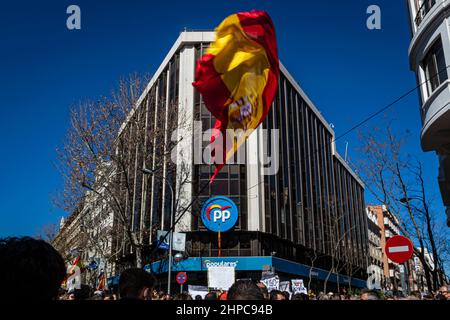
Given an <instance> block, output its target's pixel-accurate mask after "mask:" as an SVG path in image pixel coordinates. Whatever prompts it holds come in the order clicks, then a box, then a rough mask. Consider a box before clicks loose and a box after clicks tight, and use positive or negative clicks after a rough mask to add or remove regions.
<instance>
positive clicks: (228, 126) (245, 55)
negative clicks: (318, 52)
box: [193, 10, 279, 181]
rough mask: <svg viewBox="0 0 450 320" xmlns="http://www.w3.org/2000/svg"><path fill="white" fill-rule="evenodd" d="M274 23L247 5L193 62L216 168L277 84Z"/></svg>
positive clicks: (257, 119)
mask: <svg viewBox="0 0 450 320" xmlns="http://www.w3.org/2000/svg"><path fill="white" fill-rule="evenodd" d="M278 76H279V61H278V52H277V44H276V37H275V28H274V26H273V23H272V20H271V19H270V17H269V15H268V14H267V13H266V12H264V11H256V10H253V11H251V12H241V13H237V14H233V15H231V16H229V17H227V18H226V19H225V20H224V21H223V22H222V23H221V24H220V25H219V26H218V27H217V29H216V38H215V40H214V42H213V43H212V44H211V45H210V47H209V48H208V49H207V51H206V53H205V54H204V55H203V56H202V57H201V58H200V59H199V61H198V62H197V67H196V72H195V82H194V83H193V85H194V87H195V88H196V89H197V90H198V91H199V92H200V93H201V95H202V98H203V101H204V103H205V105H206V108H207V109H208V110H209V111H210V112H211V114H212V115H213V116H214V117H215V118H216V123H215V125H214V128H213V134H212V136H211V146H212V149H213V152H212V156H213V159H214V162H215V165H216V170H215V173H214V175H213V177H212V178H211V181H212V180H213V179H214V178H215V176H216V175H217V173H218V172H219V170H220V169H221V168H222V167H223V166H224V164H225V163H227V162H228V160H229V159H230V158H231V157H232V156H233V155H234V154H235V153H236V152H237V150H238V148H239V147H240V146H241V145H242V144H243V143H244V142H245V140H246V139H247V138H248V137H249V136H250V134H251V133H252V132H253V130H255V129H256V128H257V127H258V126H259V125H260V124H261V122H263V121H264V119H265V118H266V116H267V114H268V112H269V110H270V107H271V105H272V102H273V99H274V97H275V95H276V92H277V88H278Z"/></svg>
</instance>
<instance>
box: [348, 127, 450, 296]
mask: <svg viewBox="0 0 450 320" xmlns="http://www.w3.org/2000/svg"><path fill="white" fill-rule="evenodd" d="M360 142H361V147H360V150H359V151H360V153H361V157H360V161H359V162H358V163H357V164H355V165H354V166H355V167H356V170H357V171H358V173H359V175H360V176H361V178H362V179H363V180H364V182H365V184H366V188H367V189H368V190H369V191H370V192H371V193H372V194H373V195H374V196H375V198H376V199H377V200H378V201H379V202H380V203H382V204H384V205H386V206H387V207H388V208H389V210H390V211H391V212H392V213H393V214H394V215H395V216H396V217H397V218H398V219H399V222H400V226H399V228H400V230H401V232H402V233H403V234H404V235H405V236H407V237H409V238H410V239H412V240H413V241H414V242H415V243H416V245H418V247H417V246H414V247H415V248H414V253H415V255H416V256H417V257H418V258H419V259H420V261H421V263H422V264H423V266H424V271H425V278H426V281H427V285H428V288H430V289H432V290H436V288H437V287H438V285H439V283H441V282H440V281H439V274H443V269H442V264H441V263H440V261H441V260H442V257H441V256H440V254H439V252H438V250H437V246H436V241H435V238H436V233H437V232H438V229H437V228H436V226H433V221H435V216H436V213H434V212H432V210H431V208H432V203H431V202H430V199H429V198H428V196H427V192H426V187H425V183H424V179H423V171H422V164H421V163H420V162H419V161H418V160H417V159H415V158H414V157H412V156H411V155H409V154H406V153H405V152H404V149H403V148H402V147H403V146H404V144H405V142H406V137H404V136H400V135H396V134H395V133H394V132H393V130H392V128H391V126H390V124H386V126H384V128H383V129H380V128H371V129H370V131H368V132H361V133H360ZM441 236H443V237H444V238H446V239H447V241H448V239H449V238H448V233H447V234H446V235H445V234H444V235H441ZM426 251H428V252H431V253H432V256H433V263H434V265H435V266H434V268H433V267H432V266H430V264H429V263H428V262H427V259H426Z"/></svg>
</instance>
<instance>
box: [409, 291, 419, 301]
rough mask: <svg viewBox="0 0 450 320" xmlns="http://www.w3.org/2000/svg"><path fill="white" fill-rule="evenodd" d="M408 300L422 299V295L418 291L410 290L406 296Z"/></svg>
mask: <svg viewBox="0 0 450 320" xmlns="http://www.w3.org/2000/svg"><path fill="white" fill-rule="evenodd" d="M408 299H409V300H422V295H421V294H420V291H411V293H410V294H409V297H408Z"/></svg>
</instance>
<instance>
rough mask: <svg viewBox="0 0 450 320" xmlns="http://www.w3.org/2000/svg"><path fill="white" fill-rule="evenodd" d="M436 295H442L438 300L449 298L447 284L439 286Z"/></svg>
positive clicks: (449, 293)
mask: <svg viewBox="0 0 450 320" xmlns="http://www.w3.org/2000/svg"><path fill="white" fill-rule="evenodd" d="M438 295H439V296H441V297H442V299H440V300H450V292H449V285H443V286H441V287H440V288H439V291H438Z"/></svg>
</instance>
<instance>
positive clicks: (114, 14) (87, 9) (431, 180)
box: [0, 0, 444, 237]
mask: <svg viewBox="0 0 450 320" xmlns="http://www.w3.org/2000/svg"><path fill="white" fill-rule="evenodd" d="M70 4H77V5H79V6H80V8H81V27H82V29H81V30H75V31H69V30H68V29H67V28H66V18H67V16H68V15H67V14H66V8H67V6H69V5H70ZM371 4H377V5H379V6H380V7H381V13H382V29H381V30H374V31H371V30H368V29H367V28H366V19H367V17H368V15H367V14H366V9H367V7H368V6H369V5H371ZM251 9H263V10H266V11H268V12H269V14H270V15H271V17H272V19H273V21H274V24H275V27H276V30H277V37H278V47H279V55H280V59H281V60H282V62H283V63H284V65H285V66H286V67H287V69H288V70H289V71H290V72H291V74H292V75H293V76H294V77H295V79H296V80H297V81H298V82H299V83H300V85H301V87H302V88H303V90H304V91H305V92H306V94H307V95H308V96H309V97H310V99H311V100H312V101H313V102H314V103H315V105H316V106H317V107H318V108H319V110H320V111H321V112H322V113H323V115H324V116H325V118H326V119H327V120H328V121H329V122H331V123H333V124H334V126H335V132H336V134H337V135H339V134H340V133H342V132H345V131H346V130H347V129H349V128H350V127H352V126H353V125H354V124H355V123H357V122H359V121H360V120H361V119H364V118H365V117H367V116H368V115H370V114H371V113H373V112H374V111H376V110H377V109H379V108H380V107H382V106H384V105H386V104H388V103H389V102H391V101H392V100H394V99H395V98H397V97H398V96H399V95H401V94H402V93H404V92H406V91H408V90H409V89H411V88H413V87H414V86H415V85H416V83H415V76H414V74H413V73H412V72H411V71H410V70H409V66H408V53H407V50H408V46H409V41H410V32H409V22H408V16H407V8H406V1H400V0H396V1H392V0H391V1H365V0H352V1H332V0H317V1H281V0H278V1H273V0H268V1H256V0H252V1H241V0H233V1H155V2H153V1H143V0H142V1H104V0H101V1H79V0H72V1H57V2H56V1H39V2H38V1H29V2H24V1H16V2H15V3H14V4H11V3H8V4H6V3H3V4H2V10H1V11H0V39H1V41H2V44H1V50H0V88H1V89H0V139H1V142H2V147H1V148H0V169H1V178H0V237H2V236H8V235H33V234H35V233H36V232H37V230H38V229H39V227H40V226H42V225H44V224H46V223H49V222H57V221H59V218H60V217H61V215H63V214H64V213H63V212H61V211H60V210H58V209H56V208H54V207H53V205H52V204H51V201H50V195H51V194H52V193H54V192H55V191H57V190H58V188H60V187H61V186H62V181H61V178H60V176H59V174H58V172H57V170H56V168H55V148H56V147H57V146H58V145H60V144H61V143H62V141H63V139H64V134H65V131H66V129H67V126H68V107H69V106H70V104H72V103H75V102H77V101H79V100H80V99H85V98H96V97H99V96H101V95H108V94H109V93H110V91H111V89H112V88H113V87H114V86H115V85H116V84H117V81H118V79H119V78H120V77H123V76H126V75H127V74H129V73H131V72H148V73H153V72H154V71H155V70H156V69H157V67H158V65H159V64H160V63H161V61H162V59H163V58H164V56H165V55H166V53H167V51H168V50H169V48H170V47H171V46H172V44H173V42H174V41H175V40H176V38H177V37H178V34H179V32H180V31H182V30H183V29H184V28H185V27H186V28H189V29H213V28H214V27H216V26H217V25H218V24H219V23H220V22H221V21H222V20H223V19H224V18H225V17H226V16H227V15H229V14H232V13H235V12H239V11H248V10H251ZM388 117H389V119H392V120H393V121H394V123H395V127H396V129H398V130H399V131H400V132H401V131H406V130H409V131H410V132H411V141H410V144H409V145H408V151H409V152H411V153H412V154H415V155H417V156H419V157H420V158H421V160H422V161H423V162H424V163H425V166H426V168H425V170H426V172H425V174H426V178H427V183H428V184H429V187H430V190H431V192H432V194H433V195H434V197H435V199H436V204H437V208H436V209H438V210H439V211H440V212H443V209H442V205H441V200H440V194H439V190H438V187H437V180H436V176H437V165H438V164H437V158H436V156H435V155H434V154H432V153H427V154H424V153H422V151H421V149H420V143H419V141H420V128H421V122H420V117H419V110H418V97H417V95H416V94H413V95H410V96H409V97H407V98H406V99H404V100H402V101H401V102H400V103H398V104H397V105H396V106H395V107H394V108H392V109H391V111H390V112H389V113H388ZM381 119H382V117H378V118H376V119H374V120H372V121H371V122H369V123H368V126H371V125H377V123H378V122H379V121H381ZM346 141H348V142H349V154H350V156H352V157H353V158H355V157H357V154H356V152H355V151H353V148H354V147H356V134H355V133H352V134H350V135H348V136H347V137H345V138H342V139H340V140H339V141H338V148H339V149H340V150H341V153H343V149H344V145H345V142H346ZM367 200H368V201H370V200H371V199H370V198H368V199H367ZM442 219H444V214H443V213H442Z"/></svg>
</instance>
